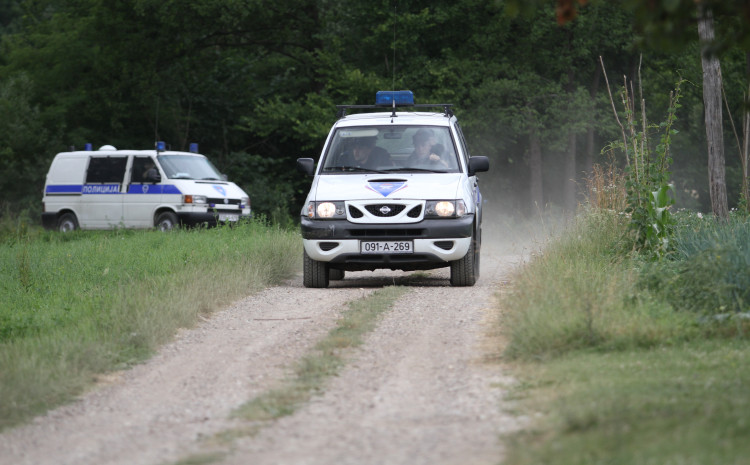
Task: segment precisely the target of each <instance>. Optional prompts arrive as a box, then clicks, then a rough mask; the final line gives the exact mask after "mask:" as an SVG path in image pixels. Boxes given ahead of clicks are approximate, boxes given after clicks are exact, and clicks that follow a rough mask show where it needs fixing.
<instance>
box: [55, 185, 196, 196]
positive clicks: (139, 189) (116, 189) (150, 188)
mask: <svg viewBox="0 0 750 465" xmlns="http://www.w3.org/2000/svg"><path fill="white" fill-rule="evenodd" d="M45 193H47V194H119V193H120V185H119V184H84V185H81V184H51V185H48V186H47V187H46V188H45ZM127 193H128V194H182V192H180V190H179V189H178V188H177V186H173V185H171V184H167V185H161V184H131V185H130V187H129V188H128V192H127Z"/></svg>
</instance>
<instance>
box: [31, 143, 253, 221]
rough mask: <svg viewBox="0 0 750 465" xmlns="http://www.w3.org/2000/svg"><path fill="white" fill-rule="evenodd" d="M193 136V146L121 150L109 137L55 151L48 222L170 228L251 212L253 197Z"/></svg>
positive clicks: (46, 192) (48, 188)
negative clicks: (82, 147) (213, 161)
mask: <svg viewBox="0 0 750 465" xmlns="http://www.w3.org/2000/svg"><path fill="white" fill-rule="evenodd" d="M197 151H198V150H197V145H196V144H191V151H190V152H179V151H171V150H165V145H164V143H163V142H159V143H157V147H156V150H117V149H115V148H114V147H112V146H110V145H105V146H103V147H101V148H100V149H99V150H96V151H92V150H91V149H90V146H89V145H88V144H87V150H81V151H71V152H62V153H58V154H57V155H56V156H55V158H54V160H53V161H52V164H51V166H50V169H49V172H48V173H47V179H46V182H45V186H44V197H43V199H42V202H43V205H44V211H43V213H42V224H43V225H44V227H45V228H48V229H58V230H60V231H70V230H74V229H78V228H80V229H107V228H113V227H125V228H151V227H157V228H159V229H161V230H169V229H172V228H173V227H175V226H177V225H186V226H193V225H199V224H206V225H209V226H212V225H216V224H218V223H222V222H233V221H238V220H239V219H240V218H246V217H249V216H250V197H249V196H248V195H247V194H246V193H245V192H244V191H243V190H242V189H240V188H239V187H238V186H237V185H235V184H234V183H232V182H229V181H227V180H226V178H225V176H223V175H222V174H220V173H219V171H218V170H217V169H216V168H215V167H214V166H213V164H211V162H210V161H209V160H208V159H207V158H206V157H205V156H203V155H201V154H199V153H197Z"/></svg>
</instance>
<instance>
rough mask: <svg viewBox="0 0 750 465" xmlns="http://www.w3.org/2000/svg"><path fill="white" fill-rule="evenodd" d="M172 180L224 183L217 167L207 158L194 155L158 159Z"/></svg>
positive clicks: (164, 156)
mask: <svg viewBox="0 0 750 465" xmlns="http://www.w3.org/2000/svg"><path fill="white" fill-rule="evenodd" d="M156 158H157V159H158V160H159V164H160V165H161V167H162V169H164V174H166V175H167V177H168V178H170V179H198V180H205V181H223V180H224V178H223V177H222V176H221V173H219V171H218V170H217V169H216V167H215V166H214V165H213V164H211V162H210V161H208V159H207V158H205V157H202V156H201V157H198V156H192V155H159V156H158V157H156Z"/></svg>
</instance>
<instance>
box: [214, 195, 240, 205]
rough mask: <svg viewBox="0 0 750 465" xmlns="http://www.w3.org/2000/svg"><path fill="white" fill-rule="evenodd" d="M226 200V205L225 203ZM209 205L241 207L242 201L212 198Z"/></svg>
mask: <svg viewBox="0 0 750 465" xmlns="http://www.w3.org/2000/svg"><path fill="white" fill-rule="evenodd" d="M225 200H226V203H224V201H225ZM207 203H209V204H212V205H217V206H218V205H239V204H240V199H225V198H223V197H222V198H211V199H208V200H207Z"/></svg>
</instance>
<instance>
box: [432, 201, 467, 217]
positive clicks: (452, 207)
mask: <svg viewBox="0 0 750 465" xmlns="http://www.w3.org/2000/svg"><path fill="white" fill-rule="evenodd" d="M465 214H466V204H465V203H464V201H463V200H430V201H428V202H427V203H426V204H425V217H426V218H429V217H433V218H436V217H437V218H460V217H462V216H464V215H465Z"/></svg>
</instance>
